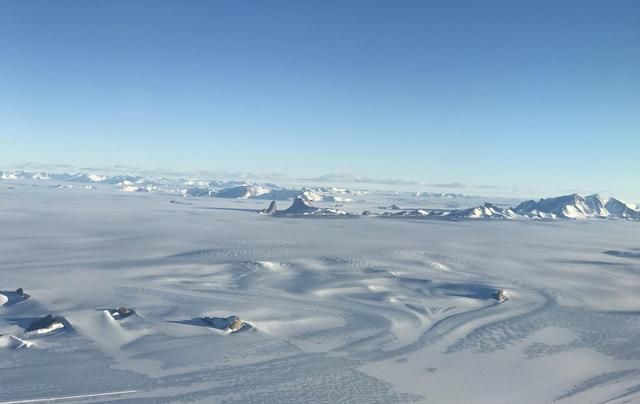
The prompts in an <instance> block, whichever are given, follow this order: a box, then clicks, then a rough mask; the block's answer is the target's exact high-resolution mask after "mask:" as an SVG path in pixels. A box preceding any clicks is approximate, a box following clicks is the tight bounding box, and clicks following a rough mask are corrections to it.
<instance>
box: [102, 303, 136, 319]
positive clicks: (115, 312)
mask: <svg viewBox="0 0 640 404" xmlns="http://www.w3.org/2000/svg"><path fill="white" fill-rule="evenodd" d="M107 311H108V312H109V314H110V315H111V317H113V318H114V319H115V320H122V319H123V318H127V317H129V316H131V315H133V314H135V310H132V309H129V308H127V307H124V306H122V307H119V308H117V309H108V310H107Z"/></svg>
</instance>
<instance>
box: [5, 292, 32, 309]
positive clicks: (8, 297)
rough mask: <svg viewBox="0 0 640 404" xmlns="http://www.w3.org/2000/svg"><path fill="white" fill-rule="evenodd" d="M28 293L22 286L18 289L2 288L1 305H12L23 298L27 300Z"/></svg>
mask: <svg viewBox="0 0 640 404" xmlns="http://www.w3.org/2000/svg"><path fill="white" fill-rule="evenodd" d="M29 297H31V296H29V295H28V294H26V293H24V290H23V289H22V288H18V289H17V290H16V291H10V290H0V306H10V305H12V304H16V303H20V302H21V301H23V300H27V299H28V298H29Z"/></svg>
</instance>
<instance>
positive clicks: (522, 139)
mask: <svg viewBox="0 0 640 404" xmlns="http://www.w3.org/2000/svg"><path fill="white" fill-rule="evenodd" d="M638 72H640V2H637V1H615V2H604V1H597V2H596V1H536V2H519V1H482V2H480V1H451V2H428V1H397V2H392V1H386V2H377V1H269V2H266V1H251V2H249V1H187V2H180V1H172V2H165V1H133V2H132V1H73V2H72V1H56V2H46V1H29V0H27V1H24V0H20V1H4V2H2V5H1V8H0V139H1V146H0V166H10V165H12V164H19V163H24V162H38V163H61V164H72V165H77V166H108V165H115V164H125V165H135V166H141V167H145V168H149V169H154V168H162V169H174V170H227V171H252V172H280V173H286V174H288V175H291V176H299V177H313V176H319V175H323V174H326V173H356V174H358V175H365V176H369V177H384V178H403V179H406V180H411V181H420V182H425V183H452V182H461V183H465V184H476V185H478V184H486V185H495V186H498V187H506V188H509V187H512V186H518V187H523V188H526V189H533V190H536V192H539V193H542V194H543V195H548V194H553V193H555V192H559V191H564V190H567V191H571V190H578V191H585V192H586V191H591V190H593V191H600V192H603V193H615V194H618V195H621V196H623V197H626V198H629V199H634V200H636V201H639V202H640V157H638V155H639V153H638V152H639V150H640V73H638ZM543 195H540V196H543Z"/></svg>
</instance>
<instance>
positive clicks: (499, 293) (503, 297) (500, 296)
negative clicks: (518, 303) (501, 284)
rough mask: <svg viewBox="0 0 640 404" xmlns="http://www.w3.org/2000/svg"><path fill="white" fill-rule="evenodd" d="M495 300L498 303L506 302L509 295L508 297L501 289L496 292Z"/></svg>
mask: <svg viewBox="0 0 640 404" xmlns="http://www.w3.org/2000/svg"><path fill="white" fill-rule="evenodd" d="M494 298H495V299H496V300H497V301H499V302H500V303H502V302H504V301H505V300H507V295H506V293H505V291H504V289H499V290H498V291H496V294H495V296H494Z"/></svg>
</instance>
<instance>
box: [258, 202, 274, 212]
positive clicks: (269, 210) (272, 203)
mask: <svg viewBox="0 0 640 404" xmlns="http://www.w3.org/2000/svg"><path fill="white" fill-rule="evenodd" d="M277 211H278V208H277V206H276V201H271V203H270V204H269V207H268V208H266V209H262V210H261V211H260V213H262V214H265V215H272V214H274V213H276V212H277Z"/></svg>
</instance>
